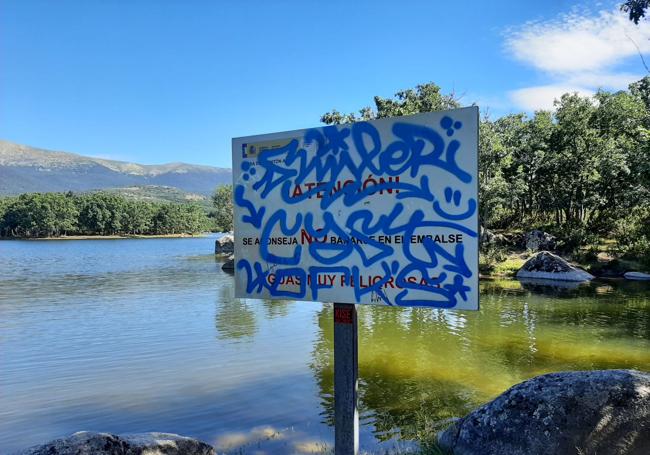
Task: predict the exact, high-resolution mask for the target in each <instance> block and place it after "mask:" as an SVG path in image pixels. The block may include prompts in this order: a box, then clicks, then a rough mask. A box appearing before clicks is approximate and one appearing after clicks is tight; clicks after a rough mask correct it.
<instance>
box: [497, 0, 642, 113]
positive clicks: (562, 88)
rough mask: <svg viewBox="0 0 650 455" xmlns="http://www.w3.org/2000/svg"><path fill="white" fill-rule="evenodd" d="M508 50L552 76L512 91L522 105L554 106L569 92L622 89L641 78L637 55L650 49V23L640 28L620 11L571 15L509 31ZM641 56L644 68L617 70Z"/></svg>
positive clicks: (541, 107)
mask: <svg viewBox="0 0 650 455" xmlns="http://www.w3.org/2000/svg"><path fill="white" fill-rule="evenodd" d="M505 45H506V50H507V52H508V53H509V54H510V55H512V56H513V57H514V58H515V59H517V60H520V61H521V62H524V63H526V64H528V65H530V66H532V67H533V68H535V69H536V70H538V71H540V72H541V73H543V74H544V75H546V76H547V77H549V78H550V81H551V82H550V83H549V84H547V85H541V86H536V87H527V88H522V89H518V90H513V91H512V92H510V98H511V100H512V101H513V102H514V103H516V104H517V105H518V106H519V107H521V108H524V109H527V110H534V109H548V108H550V107H552V104H553V99H554V98H556V97H558V96H559V95H561V94H562V93H565V92H567V91H569V92H574V91H576V92H579V93H582V94H591V93H593V92H594V91H595V90H597V89H598V88H607V89H622V88H625V87H627V85H628V84H629V83H630V82H632V81H634V80H637V79H639V78H641V77H642V76H643V73H642V72H641V70H642V69H643V67H642V64H641V60H640V58H639V53H641V54H648V53H650V24H649V23H647V22H644V23H642V24H640V25H638V26H636V25H634V24H633V23H632V22H630V21H629V20H628V19H627V16H626V15H625V14H624V13H622V12H620V11H619V10H618V9H614V10H611V11H601V12H599V13H597V14H595V15H593V14H592V15H589V14H588V13H584V12H583V13H571V14H567V15H563V16H560V17H559V18H557V19H555V20H551V21H545V22H529V23H526V24H524V25H523V26H521V27H518V28H516V29H512V30H509V31H508V32H507V34H506V43H505ZM633 57H635V58H639V67H640V72H639V73H638V74H632V73H629V72H623V71H621V70H620V69H619V67H620V65H621V64H622V63H623V62H625V61H626V60H628V59H630V58H633Z"/></svg>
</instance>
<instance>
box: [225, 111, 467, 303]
mask: <svg viewBox="0 0 650 455" xmlns="http://www.w3.org/2000/svg"><path fill="white" fill-rule="evenodd" d="M439 126H440V129H441V131H442V134H441V132H439V130H438V128H437V127H431V126H428V125H422V124H417V123H411V122H408V121H397V122H395V123H393V124H392V126H391V128H390V134H391V135H392V138H391V139H390V140H386V138H385V136H386V134H384V137H383V136H382V135H381V134H380V132H379V131H378V129H377V127H376V126H375V125H374V124H373V123H371V122H358V123H354V124H352V125H342V126H326V127H323V128H313V129H309V130H306V132H305V133H304V134H303V135H302V137H301V138H295V137H294V138H292V139H287V140H286V143H284V145H282V146H274V147H268V148H266V149H264V150H263V151H262V152H260V153H259V155H258V156H257V157H256V158H255V159H256V162H255V166H253V165H252V164H251V162H249V161H244V162H243V163H242V166H241V169H242V171H244V172H245V173H244V174H242V179H243V180H244V181H245V182H246V183H237V184H236V185H235V187H234V203H235V206H236V208H237V210H236V213H238V218H237V222H238V223H242V224H243V225H246V224H248V225H250V226H252V227H253V228H255V230H256V232H259V239H257V242H256V243H255V247H256V248H258V252H259V255H258V256H259V260H255V259H252V258H247V257H241V258H238V261H237V270H239V271H240V272H241V273H242V277H243V280H244V282H245V286H246V293H247V294H251V295H260V296H265V295H268V296H273V297H288V298H296V299H304V298H310V299H313V300H317V299H318V296H319V295H320V294H321V293H322V292H323V290H328V289H332V288H338V287H351V288H353V291H354V292H353V293H354V299H355V300H356V302H361V301H362V300H363V301H367V299H370V300H371V301H372V302H382V303H385V304H388V305H393V304H394V305H402V306H432V307H438V308H453V307H454V306H456V305H458V304H459V302H466V301H468V299H469V295H470V293H472V292H473V293H476V292H477V290H476V289H472V288H471V287H470V285H469V284H470V283H473V282H474V281H471V282H470V279H472V278H474V279H475V278H476V277H475V276H474V273H475V272H473V271H472V268H471V267H470V266H469V265H468V264H467V261H466V258H465V256H466V250H465V245H464V243H463V242H464V241H467V240H468V239H476V238H477V236H478V233H477V232H476V230H475V229H474V228H470V227H468V221H469V220H472V219H475V217H476V216H477V209H478V204H477V201H476V199H475V197H472V195H469V197H468V195H467V194H465V193H464V191H466V189H467V188H468V185H469V184H474V185H475V184H476V182H475V177H474V176H473V175H472V173H470V172H469V171H468V170H466V169H463V168H461V166H460V165H459V164H458V163H459V162H462V160H459V159H458V156H459V152H460V150H461V149H462V144H461V141H460V140H459V139H458V134H457V132H458V131H459V130H461V129H462V128H463V123H462V122H460V121H458V120H454V119H453V118H452V117H451V116H449V115H446V116H444V117H442V119H441V120H440V122H439ZM245 158H246V157H245ZM248 159H250V158H248ZM433 175H445V176H446V177H445V180H444V181H445V183H446V186H445V187H444V189H443V188H437V187H436V185H437V181H436V179H434V178H433V177H432V176H433ZM251 177H254V178H251ZM253 180H254V182H253ZM453 182H455V183H453ZM472 188H473V187H472ZM271 196H272V200H273V203H275V204H277V203H278V202H281V205H280V206H272V203H271V202H270V201H271ZM379 197H384V198H385V201H386V204H385V205H384V204H382V207H383V209H382V210H380V212H381V213H377V210H373V209H370V207H367V205H368V204H370V201H371V200H373V201H376V200H377V199H376V198H379ZM309 200H312V202H311V203H310V204H309V207H312V208H313V207H315V205H314V204H316V205H317V206H318V207H319V208H320V210H319V212H318V213H312V212H310V211H308V210H303V211H299V212H296V211H295V209H294V210H291V209H290V208H291V207H292V206H300V204H301V203H305V202H306V201H309ZM374 204H375V205H373V206H372V207H376V206H377V205H376V203H374ZM342 209H345V216H342V215H341V210H342ZM287 239H288V240H287ZM296 239H300V241H297V240H296ZM249 245H250V244H249ZM257 245H259V246H257ZM275 245H278V246H275ZM307 258H308V259H309V264H313V265H309V266H305V265H304V264H303V262H304V261H305V259H307ZM396 258H398V259H396ZM367 270H374V271H375V272H373V273H374V274H373V275H368V273H367ZM377 271H380V272H377ZM391 296H392V297H391Z"/></svg>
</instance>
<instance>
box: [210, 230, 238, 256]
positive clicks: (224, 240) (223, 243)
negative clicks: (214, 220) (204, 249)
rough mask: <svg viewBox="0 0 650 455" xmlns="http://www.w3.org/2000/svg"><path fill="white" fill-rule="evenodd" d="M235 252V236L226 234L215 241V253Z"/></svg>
mask: <svg viewBox="0 0 650 455" xmlns="http://www.w3.org/2000/svg"><path fill="white" fill-rule="evenodd" d="M234 252H235V237H234V236H233V235H232V234H224V235H222V236H221V237H219V238H218V239H217V240H216V241H215V242H214V254H220V255H227V254H233V253H234Z"/></svg>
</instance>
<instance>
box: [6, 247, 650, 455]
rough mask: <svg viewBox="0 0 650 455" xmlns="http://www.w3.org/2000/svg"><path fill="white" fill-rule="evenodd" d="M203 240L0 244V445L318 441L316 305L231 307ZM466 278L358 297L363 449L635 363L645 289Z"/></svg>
mask: <svg viewBox="0 0 650 455" xmlns="http://www.w3.org/2000/svg"><path fill="white" fill-rule="evenodd" d="M213 245H214V244H213V240H212V239H204V240H202V239H196V240H195V239H178V240H165V239H163V240H143V241H138V240H135V241H116V242H110V243H107V242H99V241H97V242H96V241H89V242H51V243H50V242H8V243H1V242H0V255H1V256H2V259H3V261H0V314H1V315H2V317H0V353H1V354H0V355H1V359H0V362H1V363H2V367H1V368H0V452H2V453H6V452H11V451H13V450H18V449H21V448H24V447H25V446H28V445H31V444H36V443H39V442H42V441H45V440H48V439H52V438H55V437H59V436H62V435H65V434H69V433H72V432H74V431H78V430H81V429H88V430H96V431H112V432H117V433H119V432H139V431H151V430H157V431H169V432H176V433H181V434H187V435H189V436H194V437H198V438H202V439H204V440H206V441H208V442H210V443H213V444H217V445H219V447H221V448H223V449H224V450H226V449H227V451H228V453H238V452H239V451H240V450H239V449H240V448H241V446H243V449H242V451H243V452H245V453H248V452H247V451H251V452H253V451H256V450H264V451H266V452H267V453H269V454H272V453H278V454H280V453H307V452H309V451H311V450H317V449H320V450H321V451H322V450H323V448H324V447H326V446H327V445H328V444H331V442H332V439H333V430H332V428H331V424H332V418H333V402H332V400H333V377H332V374H333V368H332V367H333V358H332V352H333V339H332V332H333V323H332V306H331V305H328V304H325V305H323V304H319V303H309V302H293V301H261V300H254V299H235V298H234V292H233V282H234V279H233V277H232V276H230V275H227V274H226V273H224V272H223V271H222V270H221V262H222V261H215V259H214V256H213V255H211V254H205V252H206V251H208V252H209V251H212V248H213ZM109 246H110V247H109ZM481 286H482V295H481V311H480V312H445V311H438V310H427V309H399V308H384V307H370V306H360V307H358V311H359V331H360V348H359V363H360V380H361V390H360V398H361V407H362V414H361V420H362V426H361V429H360V430H361V446H362V447H363V449H364V450H367V451H369V452H384V451H385V450H386V449H387V448H389V447H390V446H391V444H393V442H394V441H395V439H396V438H402V439H410V438H417V436H418V434H419V432H421V431H422V430H423V429H424V428H428V427H430V426H431V425H433V424H434V423H435V422H438V421H441V420H444V419H446V418H448V417H451V416H458V415H462V414H464V413H466V412H468V411H469V410H470V409H472V408H473V407H474V406H476V405H478V404H479V403H482V402H484V401H485V400H488V399H490V398H492V397H493V396H495V395H497V394H499V393H501V392H502V391H503V390H505V389H506V388H508V387H509V386H511V385H512V384H514V383H517V382H520V381H522V380H524V379H526V378H529V377H531V376H534V375H536V374H541V373H544V372H548V371H557V370H565V369H590V368H638V369H643V370H649V369H650V286H648V283H639V282H637V283H625V282H623V281H621V280H611V281H602V282H596V283H592V284H589V285H587V286H579V287H577V288H576V289H572V290H568V291H567V290H559V291H556V290H553V289H551V290H548V289H538V286H537V285H536V286H532V287H529V286H527V285H522V283H520V282H518V281H510V280H505V281H503V280H496V281H486V282H483V283H482V285H481ZM556 292H557V293H556ZM567 292H569V294H568V295H567V294H566V293H567ZM558 297H559V298H558ZM382 441H385V442H382ZM238 443H239V444H240V447H236V446H237V444H238Z"/></svg>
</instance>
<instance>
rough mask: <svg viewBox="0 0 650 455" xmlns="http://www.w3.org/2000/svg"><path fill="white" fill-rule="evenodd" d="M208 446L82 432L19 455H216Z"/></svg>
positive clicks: (174, 438) (163, 436)
mask: <svg viewBox="0 0 650 455" xmlns="http://www.w3.org/2000/svg"><path fill="white" fill-rule="evenodd" d="M214 453H215V452H214V449H213V448H212V447H211V446H210V445H208V444H206V443H205V442H201V441H198V440H196V439H192V438H186V437H184V436H179V435H177V434H169V433H139V434H127V435H119V436H118V435H114V434H110V433H94V432H90V431H80V432H78V433H74V434H73V435H71V436H68V437H67V438H62V439H55V440H54V441H50V442H48V443H47V444H43V445H40V446H36V447H32V448H29V449H27V450H24V451H22V452H18V453H17V454H16V455H91V454H92V455H162V454H164V455H214Z"/></svg>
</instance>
